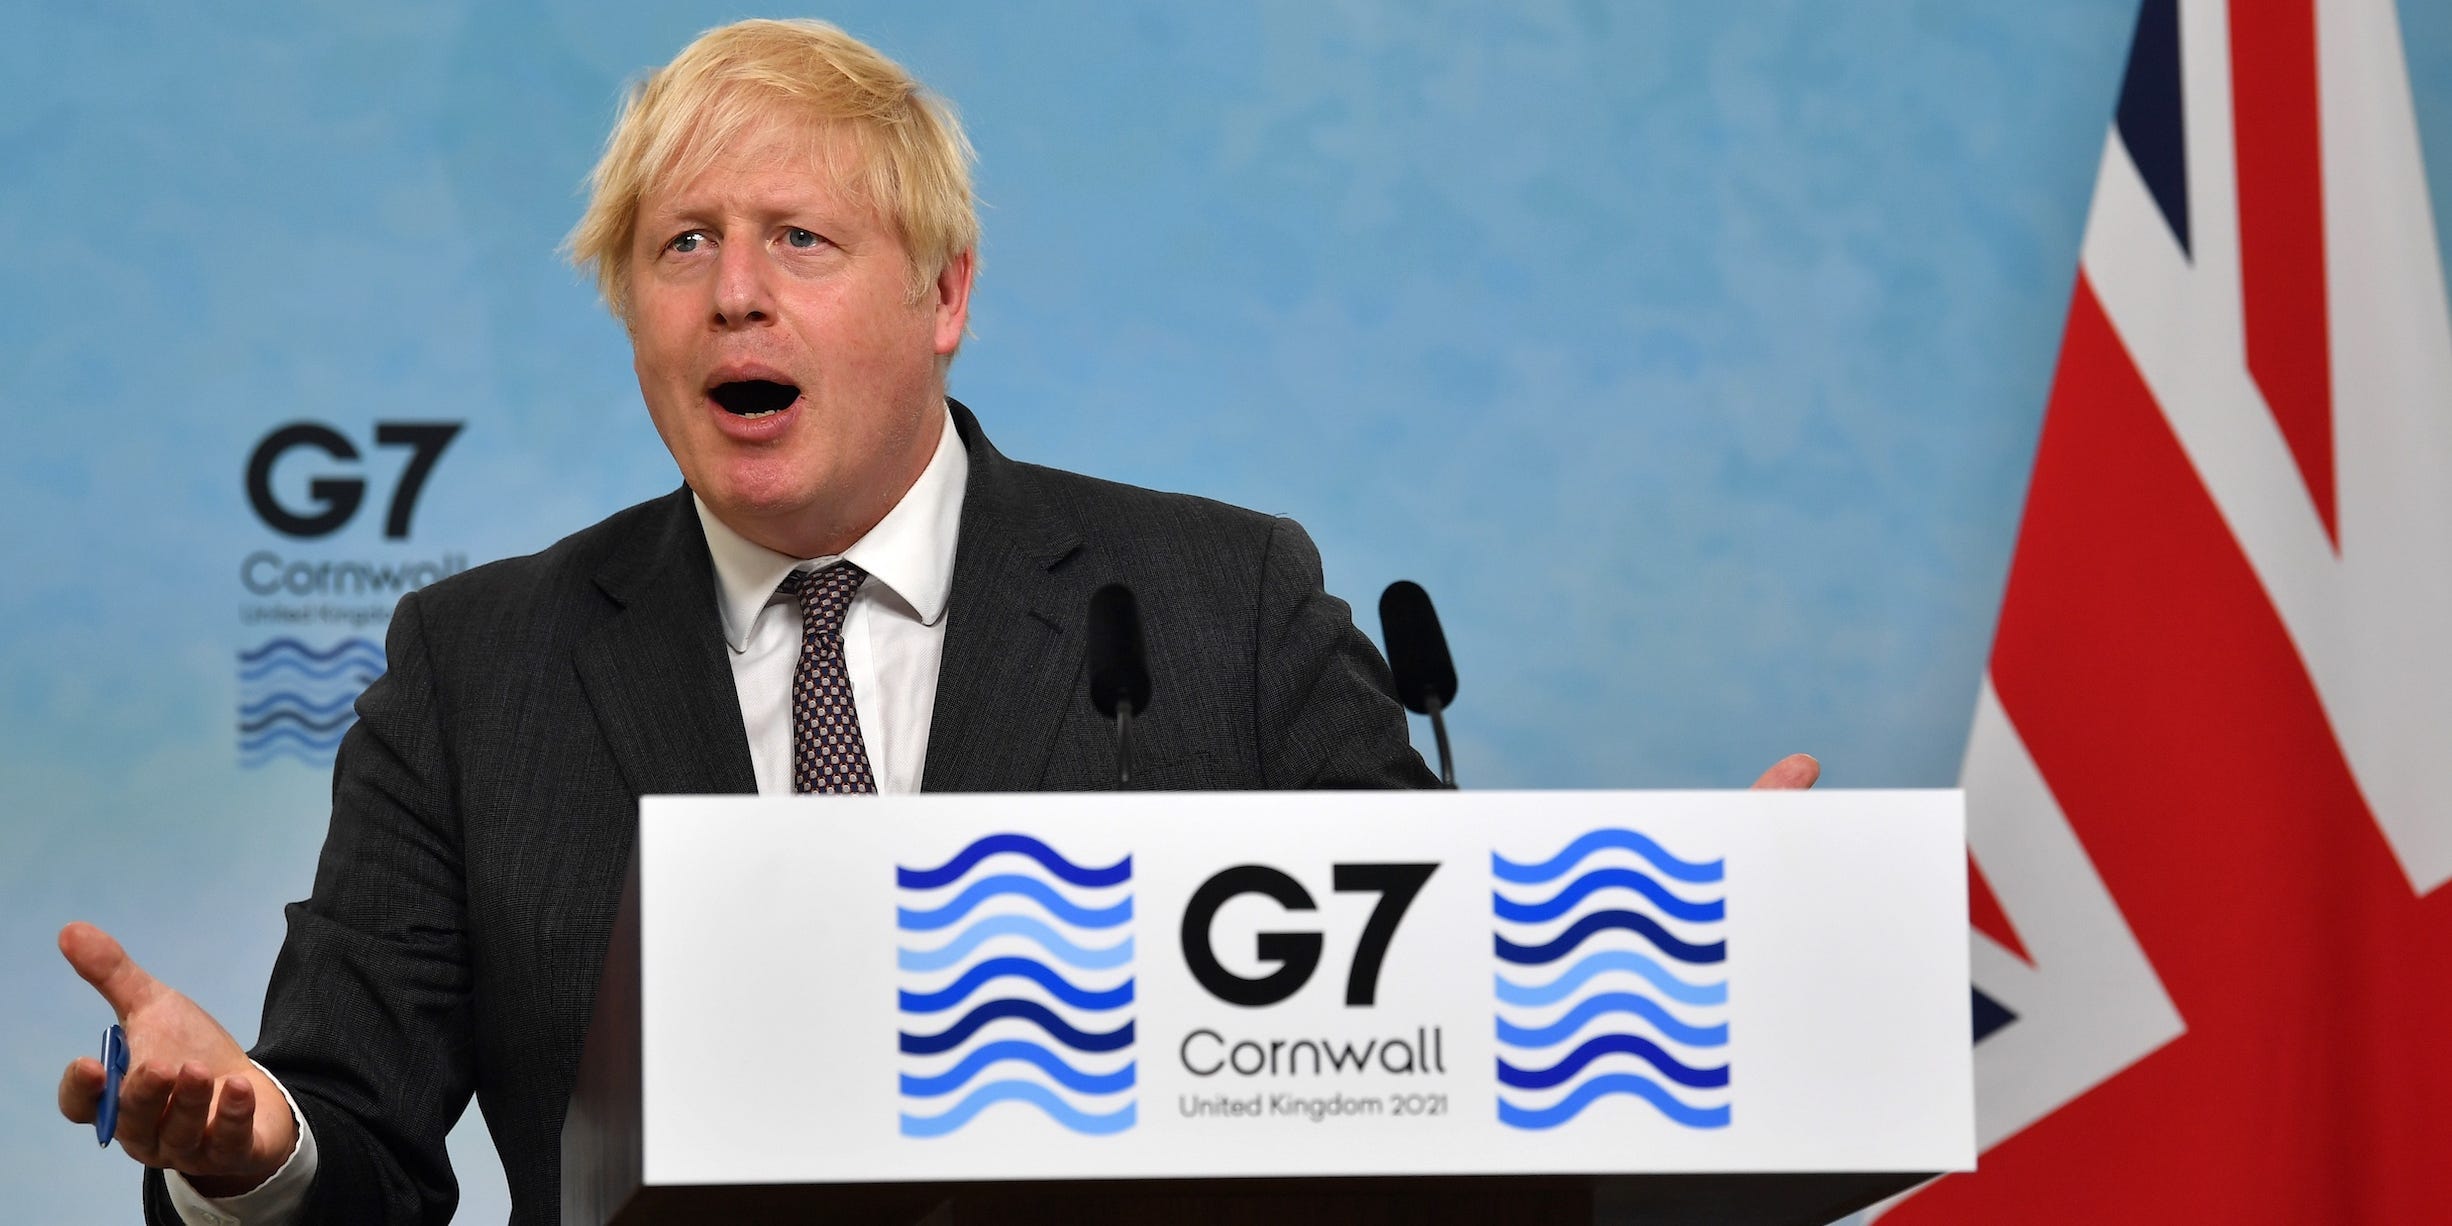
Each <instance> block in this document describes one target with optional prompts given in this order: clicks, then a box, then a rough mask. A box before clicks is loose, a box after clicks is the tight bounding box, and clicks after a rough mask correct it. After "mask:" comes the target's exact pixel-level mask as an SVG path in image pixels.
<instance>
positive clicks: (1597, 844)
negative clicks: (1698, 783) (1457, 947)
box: [1490, 829, 1732, 1129]
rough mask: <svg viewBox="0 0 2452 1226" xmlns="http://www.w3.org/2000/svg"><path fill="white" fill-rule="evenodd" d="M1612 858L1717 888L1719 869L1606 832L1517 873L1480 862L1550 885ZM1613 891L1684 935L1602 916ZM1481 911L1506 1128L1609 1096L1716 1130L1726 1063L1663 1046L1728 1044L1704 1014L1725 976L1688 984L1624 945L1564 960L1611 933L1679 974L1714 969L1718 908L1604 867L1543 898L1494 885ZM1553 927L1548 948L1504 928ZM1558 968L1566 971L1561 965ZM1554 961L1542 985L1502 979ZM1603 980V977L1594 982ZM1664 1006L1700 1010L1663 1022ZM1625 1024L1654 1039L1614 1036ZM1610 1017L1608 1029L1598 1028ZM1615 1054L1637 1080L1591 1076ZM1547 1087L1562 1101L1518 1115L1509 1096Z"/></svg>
mask: <svg viewBox="0 0 2452 1226" xmlns="http://www.w3.org/2000/svg"><path fill="white" fill-rule="evenodd" d="M1612 850H1620V851H1630V852H1633V853H1634V854H1636V855H1638V856H1640V857H1642V858H1643V859H1644V860H1645V861H1646V862H1647V863H1648V864H1649V865H1650V866H1651V868H1652V869H1653V871H1655V872H1657V873H1658V874H1660V876H1663V877H1667V878H1669V879H1671V880H1674V881H1678V882H1683V883H1685V884H1687V885H1697V884H1708V883H1716V882H1720V881H1722V880H1723V876H1724V871H1725V862H1724V861H1720V860H1688V859H1685V858H1683V857H1680V856H1678V855H1675V854H1674V853H1672V852H1670V851H1669V850H1668V849H1667V848H1665V847H1662V846H1661V845H1660V844H1659V843H1657V842H1655V841H1653V840H1652V839H1651V838H1650V837H1649V836H1647V835H1644V834H1641V833H1639V832H1636V831H1633V830H1615V829H1604V830H1594V831H1590V832H1587V833H1585V834H1584V835H1582V836H1581V837H1579V838H1577V839H1575V840H1574V841H1573V842H1571V843H1569V844H1568V845H1567V847H1566V848H1565V849H1564V850H1562V851H1560V852H1559V853H1558V854H1557V855H1555V856H1552V857H1550V858H1549V859H1547V860H1543V861H1539V862H1537V863H1532V862H1525V863H1519V862H1516V861H1513V860H1509V859H1507V858H1506V857H1504V856H1501V855H1499V854H1497V853H1496V852H1493V853H1491V856H1490V872H1491V875H1492V876H1493V878H1495V879H1496V880H1497V881H1500V882H1504V883H1512V884H1516V885H1542V884H1550V883H1555V882H1558V881H1560V880H1561V879H1563V878H1565V877H1566V876H1567V875H1568V874H1569V873H1572V872H1575V871H1576V870H1577V869H1578V868H1580V867H1581V866H1582V865H1583V863H1584V862H1585V861H1586V860H1588V859H1590V858H1591V857H1592V856H1594V855H1596V854H1598V853H1600V852H1603V851H1612ZM1615 891H1632V892H1633V893H1634V894H1636V895H1638V896H1640V897H1641V898H1642V899H1643V900H1644V901H1645V902H1646V903H1647V904H1649V905H1650V906H1651V907H1654V908H1657V909H1658V910H1659V911H1660V912H1661V913H1662V914H1665V915H1668V916H1670V917H1672V918H1675V919H1677V920H1679V921H1681V922H1682V923H1684V924H1687V925H1690V926H1691V927H1690V929H1689V931H1691V932H1692V934H1693V935H1692V937H1691V938H1690V937H1688V936H1686V935H1681V934H1679V933H1675V932H1671V931H1669V929H1668V926H1667V925H1666V924H1664V923H1662V922H1661V921H1660V920H1659V919H1658V918H1655V917H1654V916H1653V915H1651V914H1649V913H1647V912H1644V911H1639V910H1629V909H1625V908H1624V907H1623V906H1620V907H1615V908H1611V907H1608V906H1606V902H1607V900H1608V899H1610V898H1611V897H1614V896H1616V895H1615V894H1614V893H1613V892H1615ZM1490 913H1491V918H1492V920H1493V921H1494V922H1495V923H1497V924H1499V925H1502V927H1501V929H1500V930H1499V931H1497V932H1495V933H1493V934H1492V935H1491V944H1490V948H1491V952H1492V954H1493V955H1494V956H1495V957H1496V958H1497V959H1498V961H1499V963H1500V964H1501V967H1502V973H1500V974H1499V975H1497V976H1496V977H1495V979H1494V981H1493V985H1492V990H1493V994H1494V995H1495V996H1496V998H1497V1002H1498V1017H1497V1022H1498V1035H1497V1037H1498V1045H1499V1054H1498V1059H1497V1060H1496V1062H1495V1063H1496V1066H1497V1076H1498V1088H1499V1093H1498V1115H1499V1120H1500V1122H1502V1123H1504V1124H1507V1125H1508V1126H1510V1127H1515V1128H1527V1129H1543V1128H1556V1127H1559V1126H1561V1125H1563V1124H1565V1123H1566V1122H1567V1121H1569V1120H1572V1119H1574V1118H1575V1117H1576V1116H1577V1115H1579V1114H1581V1113H1582V1112H1583V1111H1584V1109H1585V1108H1587V1107H1589V1106H1591V1105H1592V1103H1593V1102H1594V1101H1596V1100H1598V1099H1600V1098H1603V1097H1606V1096H1609V1095H1613V1094H1614V1095H1626V1096H1630V1097H1634V1098H1640V1099H1642V1100H1644V1101H1645V1102H1648V1103H1650V1104H1651V1105H1652V1106H1653V1107H1654V1108H1655V1109H1657V1110H1658V1111H1659V1112H1660V1113H1661V1114H1662V1115H1664V1116H1666V1117H1667V1118H1668V1119H1669V1120H1671V1121H1672V1122H1674V1123H1677V1124H1679V1125H1682V1126H1684V1127H1688V1128H1721V1127H1726V1126H1727V1124H1728V1121H1729V1118H1730V1111H1731V1107H1730V1105H1729V1104H1728V1103H1727V1102H1725V1101H1718V1100H1721V1099H1723V1098H1724V1097H1725V1095H1726V1092H1727V1091H1728V1089H1729V1086H1730V1070H1731V1067H1732V1065H1731V1063H1730V1062H1729V1061H1728V1060H1727V1058H1726V1057H1725V1055H1722V1056H1721V1057H1719V1059H1718V1060H1717V1061H1716V1062H1715V1061H1713V1060H1710V1059H1704V1058H1696V1057H1693V1056H1686V1055H1681V1054H1679V1053H1678V1052H1677V1051H1673V1050H1671V1045H1675V1046H1676V1047H1680V1048H1694V1049H1701V1050H1704V1051H1710V1050H1714V1049H1725V1048H1726V1047H1727V1046H1728V1035H1729V1026H1728V1022H1727V1020H1726V1018H1725V1016H1724V1015H1722V1016H1712V1015H1710V1013H1709V1012H1708V1011H1711V1010H1717V1009H1721V1008H1724V1007H1725V1006H1726V1005H1727V1003H1728V981H1727V979H1726V977H1725V976H1723V977H1722V978H1720V979H1718V980H1715V981H1709V982H1695V981H1692V980H1688V979H1686V978H1684V977H1682V976H1681V975H1679V974H1677V973H1675V972H1673V971H1671V970H1670V969H1669V967H1668V966H1666V965H1663V963H1662V961H1661V959H1660V958H1655V957H1653V956H1652V955H1651V954H1649V953H1645V952H1643V951H1641V950H1637V949H1628V948H1624V942H1623V941H1614V942H1611V941H1605V942H1604V943H1603V944H1602V947H1600V948H1598V949H1595V950H1592V951H1591V952H1588V953H1583V954H1582V956H1581V957H1575V955H1576V954H1577V953H1578V952H1579V951H1582V950H1583V949H1584V947H1585V946H1586V945H1587V944H1588V943H1590V942H1592V941H1593V940H1594V939H1596V938H1601V937H1605V936H1607V935H1608V934H1611V933H1617V932H1624V933H1628V934H1631V935H1632V936H1634V937H1637V938H1640V939H1641V940H1643V941H1644V942H1647V943H1648V944H1649V945H1650V946H1651V947H1652V948H1653V949H1654V950H1657V951H1658V952H1659V953H1660V954H1661V955H1662V956H1663V957H1665V958H1667V959H1668V960H1669V961H1670V962H1673V963H1684V964H1686V967H1685V969H1687V970H1689V971H1693V970H1700V969H1702V968H1706V967H1714V966H1718V965H1719V964H1722V963H1724V962H1725V961H1726V960H1727V957H1728V943H1727V941H1726V940H1725V939H1715V938H1717V937H1718V936H1719V931H1720V926H1721V925H1723V924H1724V923H1725V922H1726V920H1727V918H1728V907H1727V900H1726V899H1725V898H1722V897H1690V896H1688V895H1686V894H1680V893H1678V892H1676V891H1673V890H1671V889H1669V888H1668V887H1667V886H1666V885H1664V884H1662V883H1661V882H1660V881H1659V880H1658V879H1656V878H1655V877H1654V876H1653V875H1652V873H1648V872H1644V871H1642V870H1639V869H1632V868H1625V867H1619V866H1614V865H1604V866H1601V867H1598V868H1594V869H1592V870H1591V871H1589V872H1584V873H1582V874H1581V875H1580V876H1577V877H1575V878H1574V879H1573V880H1571V881H1567V882H1566V883H1565V884H1564V885H1562V886H1560V887H1558V888H1557V889H1556V890H1555V891H1553V892H1552V893H1551V894H1550V895H1549V897H1547V898H1537V897H1536V898H1524V899H1518V898H1510V897H1508V896H1507V895H1505V894H1503V893H1500V892H1499V891H1497V890H1495V889H1494V890H1492V891H1491V892H1490ZM1558 920H1566V921H1568V923H1567V925H1566V927H1565V928H1564V929H1563V930H1562V931H1558V932H1557V933H1556V935H1554V936H1552V937H1550V938H1549V939H1548V940H1540V939H1539V938H1538V937H1537V935H1536V936H1534V937H1533V938H1532V939H1530V940H1518V939H1517V938H1516V937H1515V936H1514V935H1511V934H1510V931H1509V930H1508V929H1506V928H1505V927H1503V926H1504V925H1533V924H1549V923H1551V922H1553V921H1558ZM1517 931H1519V932H1520V931H1522V930H1521V929H1518V930H1517ZM1570 958H1572V959H1573V960H1572V962H1569V961H1568V960H1569V959H1570ZM1562 962H1567V963H1568V965H1567V966H1566V968H1565V969H1564V970H1562V971H1560V972H1559V973H1558V975H1557V976H1556V977H1555V978H1552V979H1550V980H1549V981H1548V982H1546V983H1540V982H1532V983H1520V982H1517V981H1515V980H1512V979H1510V978H1508V977H1507V975H1506V974H1505V973H1504V969H1503V968H1504V967H1506V966H1522V967H1546V966H1551V965H1554V964H1558V963H1562ZM1604 975H1607V976H1612V978H1611V979H1609V980H1606V981H1602V980H1601V977H1602V976H1604ZM1622 975H1632V976H1634V977H1635V978H1637V979H1640V980H1641V981H1642V983H1641V986H1640V987H1634V986H1630V985H1628V984H1627V982H1626V980H1625V979H1623V978H1617V977H1616V976H1622ZM1596 981H1600V982H1596ZM1667 1001H1674V1002H1677V1003H1678V1004H1679V1005H1681V1006H1684V1007H1688V1008H1694V1009H1700V1010H1705V1011H1707V1012H1706V1013H1705V1015H1703V1016H1700V1017H1688V1016H1683V1015H1681V1014H1678V1013H1674V1012H1671V1011H1670V1009H1669V1008H1668V1006H1667V1004H1666V1003H1665V1002H1667ZM1561 1002H1565V1003H1566V1004H1567V1006H1568V1007H1567V1009H1566V1010H1565V1012H1564V1013H1562V1014H1560V1015H1558V1016H1556V1017H1554V1018H1552V1019H1551V1020H1549V1021H1547V1022H1542V1021H1540V1020H1538V1019H1537V1018H1529V1017H1510V1016H1509V1014H1508V1011H1509V1010H1510V1009H1535V1008H1544V1007H1546V1006H1550V1005H1555V1004H1559V1003H1561ZM1635 1018H1640V1019H1642V1020H1643V1021H1646V1022H1649V1023H1651V1025H1652V1027H1653V1028H1654V1029H1656V1030H1658V1031H1659V1034H1660V1038H1658V1039H1655V1038H1652V1037H1651V1036H1649V1035H1642V1034H1630V1033H1625V1032H1623V1030H1622V1027H1624V1025H1625V1024H1626V1021H1627V1020H1631V1019H1635ZM1613 1020H1614V1021H1615V1026H1616V1027H1617V1028H1613V1027H1612V1026H1611V1025H1609V1024H1606V1023H1609V1022H1611V1021H1613ZM1587 1030H1589V1031H1590V1033H1588V1034H1587V1033H1586V1031H1587ZM1579 1035H1580V1036H1582V1038H1581V1039H1580V1041H1578V1042H1576V1043H1575V1046H1574V1048H1573V1049H1572V1050H1570V1051H1567V1052H1566V1053H1565V1054H1563V1055H1548V1054H1541V1053H1543V1052H1544V1051H1545V1050H1548V1049H1554V1048H1556V1047H1558V1046H1560V1045H1562V1044H1565V1043H1567V1042H1569V1041H1570V1040H1575V1039H1577V1036H1579ZM1511 1053H1521V1054H1511ZM1527 1056H1529V1057H1530V1058H1529V1059H1527V1058H1526V1057H1527ZM1615 1056H1632V1057H1635V1058H1636V1059H1639V1060H1641V1061H1642V1062H1643V1063H1644V1064H1645V1065H1648V1066H1649V1067H1648V1068H1647V1069H1646V1070H1645V1071H1642V1072H1632V1071H1625V1070H1624V1069H1623V1068H1622V1067H1621V1068H1620V1069H1618V1070H1617V1071H1603V1070H1604V1069H1606V1068H1607V1067H1608V1066H1606V1065H1604V1064H1602V1061H1604V1060H1608V1059H1609V1058H1610V1057H1615ZM1658 1078H1665V1079H1667V1082H1669V1083H1674V1084H1675V1085H1677V1086H1679V1087H1683V1088H1684V1089H1685V1090H1688V1091H1699V1092H1701V1093H1702V1094H1703V1095H1704V1096H1705V1097H1706V1098H1707V1099H1711V1100H1714V1101H1705V1102H1695V1101H1691V1100H1689V1099H1687V1098H1685V1097H1682V1096H1681V1095H1680V1094H1678V1093H1676V1092H1673V1091H1672V1090H1671V1089H1670V1088H1669V1086H1668V1085H1666V1084H1663V1082H1662V1081H1661V1080H1659V1079H1658ZM1558 1089H1563V1090H1564V1091H1565V1092H1564V1094H1563V1095H1561V1096H1560V1097H1559V1098H1558V1099H1557V1101H1555V1102H1553V1103H1551V1104H1550V1105H1548V1106H1534V1105H1529V1104H1527V1103H1525V1102H1522V1101H1519V1100H1517V1099H1516V1098H1513V1097H1511V1096H1510V1093H1509V1092H1510V1091H1532V1092H1539V1091H1547V1090H1558Z"/></svg>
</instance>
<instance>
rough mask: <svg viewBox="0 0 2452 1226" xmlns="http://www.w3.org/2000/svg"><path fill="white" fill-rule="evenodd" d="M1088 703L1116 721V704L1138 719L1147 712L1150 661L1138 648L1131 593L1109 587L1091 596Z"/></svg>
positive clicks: (1137, 611)
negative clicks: (1123, 705)
mask: <svg viewBox="0 0 2452 1226" xmlns="http://www.w3.org/2000/svg"><path fill="white" fill-rule="evenodd" d="M1089 664H1090V702H1091V703H1092V704H1093V705H1095V706H1096V707H1097V708H1098V713H1099V714H1101V715H1104V716H1106V717H1107V718H1109V719H1113V718H1115V708H1116V704H1117V703H1119V702H1129V703H1131V704H1132V712H1133V714H1135V715H1139V714H1141V713H1142V712H1144V711H1147V710H1149V658H1148V655H1147V653H1146V652H1145V651H1144V650H1143V649H1142V645H1141V605H1140V602H1139V601H1137V600H1134V599H1133V596H1132V589H1131V588H1128V587H1125V586H1124V585H1123V584H1121V583H1110V584H1108V585H1107V586H1105V587H1102V588H1100V589H1098V590H1097V591H1096V592H1093V593H1091V595H1090V643H1089Z"/></svg>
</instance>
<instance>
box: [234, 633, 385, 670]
mask: <svg viewBox="0 0 2452 1226" xmlns="http://www.w3.org/2000/svg"><path fill="white" fill-rule="evenodd" d="M349 654H356V655H370V656H373V657H374V660H375V662H376V663H377V664H380V663H382V662H383V645H382V644H380V643H377V642H375V641H374V640H373V639H355V638H352V639H342V640H341V641H340V642H337V643H334V644H333V645H332V646H330V647H327V648H325V649H323V650H321V651H318V650H316V649H315V648H312V647H309V646H307V645H306V644H305V643H304V642H301V641H300V640H298V639H294V638H290V637H289V636H287V635H283V636H282V637H280V638H275V639H267V640H265V641H264V643H263V645H262V646H260V647H250V648H247V649H244V650H242V651H240V652H239V653H238V662H239V663H241V664H253V663H255V662H256V661H258V660H262V659H264V658H266V657H268V656H275V655H286V656H298V657H303V658H305V659H309V660H313V661H314V662H316V663H318V664H326V663H330V662H331V661H333V660H337V659H339V658H340V657H342V656H343V655H349Z"/></svg>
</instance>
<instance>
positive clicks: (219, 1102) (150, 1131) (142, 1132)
mask: <svg viewBox="0 0 2452 1226" xmlns="http://www.w3.org/2000/svg"><path fill="white" fill-rule="evenodd" d="M60 953H61V954H62V955H63V956H65V957H66V958H67V959H68V964H69V965H70V966H73V967H75V968H76V971H77V974H78V975H80V976H82V977H83V978H84V980H85V982H87V983H90V984H92V985H94V990H95V991H97V992H100V993H102V998H103V999H104V1000H107V1001H109V1002H110V1004H111V1009H112V1011H113V1012H116V1013H117V1014H118V1015H119V1024H120V1027H121V1028H122V1029H124V1030H126V1031H127V1035H128V1059H129V1067H128V1074H127V1076H126V1077H125V1078H124V1079H123V1080H122V1081H121V1082H120V1086H119V1127H118V1131H117V1132H116V1133H114V1134H113V1135H115V1136H116V1137H117V1138H118V1140H119V1144H120V1147H121V1148H123V1149H125V1150H127V1151H128V1156H129V1157H131V1158H134V1159H136V1160H137V1161H139V1162H142V1163H144V1164H145V1165H147V1166H159V1167H167V1168H169V1169H171V1170H175V1171H178V1172H180V1173H182V1174H184V1175H186V1176H187V1177H188V1181H189V1182H191V1183H193V1184H194V1185H195V1187H196V1190H197V1191H198V1192H201V1193H203V1194H205V1195H206V1196H236V1195H238V1194H239V1193H241V1192H247V1191H252V1190H253V1189H254V1188H255V1187H256V1186H257V1185H259V1184H261V1183H263V1182H264V1181H265V1180H266V1179H269V1178H271V1177H272V1174H273V1172H275V1171H278V1170H280V1169H281V1164H282V1163H284V1162H287V1161H288V1160H289V1155H290V1150H291V1149H293V1148H294V1147H295V1146H296V1145H297V1141H298V1122H297V1121H296V1120H294V1119H291V1118H290V1112H289V1104H288V1103H287V1102H286V1101H284V1100H283V1099H282V1097H281V1089H280V1087H279V1086H277V1085H274V1084H273V1082H272V1079H271V1078H268V1077H266V1076H265V1075H264V1074H263V1073H262V1072H261V1071H260V1070H258V1069H257V1068H256V1067H255V1065H254V1064H252V1063H250V1062H249V1061H248V1059H247V1053H246V1052H244V1051H241V1050H240V1049H239V1046H238V1041H237V1040H235V1039H232V1038H231V1037H230V1032H229V1031H227V1030H224V1029H222V1028H221V1023H219V1022H216V1021H214V1020H213V1017H212V1015H211V1014H209V1013H206V1012H205V1011H204V1010H203V1009H201V1008H199V1007H197V1005H196V1002H194V1001H192V1000H189V999H188V998H187V997H185V996H182V995H180V994H179V993H178V992H175V991H172V990H171V988H170V987H169V985H167V984H164V983H163V982H162V981H161V980H158V979H155V978H154V977H153V976H151V975H148V974H146V973H145V971H144V968H143V967H140V966H138V965H137V964H136V962H135V960H134V959H131V958H129V957H128V953H127V951H126V950H124V949H121V948H120V947H119V942H117V941H114V940H112V939H111V936H110V934H109V933H106V932H104V931H102V930H101V929H99V928H96V927H94V926H93V925H92V924H81V923H80V924H70V925H69V926H67V927H66V928H63V929H61V930H60ZM101 1103H102V1062H101V1061H99V1060H96V1059H94V1058H93V1057H91V1056H87V1057H84V1058H81V1059H78V1060H76V1061H73V1062H71V1063H70V1064H69V1066H68V1071H67V1072H65V1073H62V1074H60V1114H61V1115H64V1116H67V1117H68V1119H69V1121H70V1122H71V1123H77V1124H91V1123H93V1122H94V1116H95V1114H96V1113H97V1112H98V1111H99V1110H100V1109H101Z"/></svg>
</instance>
